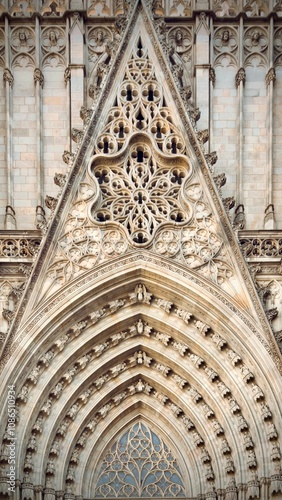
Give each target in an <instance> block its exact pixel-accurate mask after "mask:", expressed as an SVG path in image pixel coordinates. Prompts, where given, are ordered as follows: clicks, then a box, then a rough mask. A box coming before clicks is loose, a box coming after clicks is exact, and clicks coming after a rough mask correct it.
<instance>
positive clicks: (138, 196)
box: [15, 2, 268, 331]
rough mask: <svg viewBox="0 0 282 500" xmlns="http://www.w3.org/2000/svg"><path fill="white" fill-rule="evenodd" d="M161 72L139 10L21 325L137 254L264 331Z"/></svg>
mask: <svg viewBox="0 0 282 500" xmlns="http://www.w3.org/2000/svg"><path fill="white" fill-rule="evenodd" d="M121 55H123V57H121ZM167 63H168V62H167V61H166V56H165V55H164V54H163V53H162V49H161V45H160V43H159V41H158V38H157V35H156V32H155V30H154V27H153V25H152V22H151V20H150V19H149V18H148V17H147V14H146V12H145V9H144V8H143V6H142V3H141V2H140V5H139V7H138V8H137V7H136V9H135V11H134V12H133V14H132V19H131V21H130V22H129V26H128V29H127V32H126V33H125V41H124V42H123V43H122V44H121V46H120V52H119V53H118V54H117V57H116V60H115V62H114V64H113V66H112V68H111V71H110V73H109V76H108V79H107V81H106V82H105V83H104V89H103V91H102V93H101V96H100V99H99V100H98V102H97V107H96V109H95V112H94V114H93V117H92V118H91V120H90V123H89V125H88V127H86V129H85V132H84V138H83V139H82V141H81V146H80V149H79V150H78V152H77V156H76V158H75V160H74V164H73V168H72V170H71V172H70V176H69V179H67V184H66V186H65V187H64V189H63V193H62V199H61V200H60V201H59V203H58V206H57V208H56V210H55V213H54V218H53V220H52V221H51V223H50V227H49V228H48V231H47V234H46V239H45V242H44V243H43V247H42V249H41V252H40V254H39V257H38V261H37V263H36V265H35V269H34V272H33V276H32V277H31V280H30V284H32V283H34V282H35V281H36V290H35V289H34V291H33V294H32V296H31V299H30V301H29V302H28V301H27V299H28V296H29V295H30V294H31V291H32V287H29V289H28V290H27V292H26V295H25V297H24V300H23V302H22V306H23V305H25V304H26V305H27V307H26V310H25V314H24V316H25V318H27V317H28V315H29V314H30V312H31V310H32V309H34V307H35V304H39V303H40V302H41V303H42V301H45V300H46V299H48V298H49V297H50V296H51V295H53V294H54V293H55V292H57V291H58V290H61V287H62V286H64V285H67V284H68V283H70V282H71V281H72V280H73V279H75V278H77V276H78V275H80V274H82V273H85V272H88V271H89V270H92V269H95V267H96V266H97V265H101V264H103V262H106V261H108V260H112V259H114V258H116V259H118V258H119V257H120V256H122V255H124V254H126V253H128V252H130V253H132V252H140V251H145V252H150V253H154V254H158V255H159V256H161V257H162V258H166V259H169V260H173V261H174V262H176V263H179V265H180V266H184V267H185V268H186V269H187V268H188V269H189V270H191V271H193V272H196V273H199V274H200V275H201V276H202V277H204V278H206V279H207V280H209V281H210V282H212V283H213V284H215V285H218V286H220V287H221V288H222V290H223V291H224V292H227V293H229V295H230V296H231V297H233V298H234V299H235V300H236V301H237V304H238V305H239V306H240V307H243V309H245V311H247V312H249V313H251V314H252V315H253V316H254V317H255V318H257V319H259V321H261V322H262V323H263V325H264V328H265V329H266V331H268V326H267V323H266V322H265V316H264V313H263V311H262V308H261V306H260V304H259V302H258V300H257V295H256V292H255V289H254V286H253V283H252V282H251V280H250V278H249V275H248V272H247V270H246V266H245V263H244V261H243V258H242V256H241V253H240V250H239V247H238V244H237V241H236V238H235V235H234V233H233V231H232V228H231V226H230V223H229V220H228V217H227V215H226V213H225V211H224V208H223V204H222V201H221V199H220V196H219V194H218V193H217V192H216V189H215V184H214V182H213V180H212V177H211V174H210V171H209V167H208V165H207V163H206V160H205V152H204V147H203V144H202V142H204V141H203V140H202V139H203V138H202V137H201V134H200V133H197V131H196V129H195V127H194V125H195V124H194V125H193V116H194V113H193V110H192V111H191V112H189V110H188V109H185V107H184V105H183V102H182V101H181V99H180V97H179V93H178V90H177V83H176V82H174V81H173V78H172V74H171V73H170V72H169V70H168V67H167ZM182 90H184V91H186V90H187V89H186V90H185V89H182ZM189 114H190V121H189V118H188V115H189ZM197 135H198V140H197ZM202 135H203V136H204V134H202ZM29 304H30V308H29ZM22 314H23V309H22V310H21V311H19V314H18V318H17V324H19V321H20V317H21V315H22ZM15 326H16V324H15Z"/></svg>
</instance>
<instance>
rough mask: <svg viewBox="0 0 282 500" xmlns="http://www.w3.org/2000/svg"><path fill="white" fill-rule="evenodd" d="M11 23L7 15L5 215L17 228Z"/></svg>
mask: <svg viewBox="0 0 282 500" xmlns="http://www.w3.org/2000/svg"><path fill="white" fill-rule="evenodd" d="M9 35H10V25H9V20H8V17H7V16H6V17H5V64H6V68H5V69H4V72H3V79H4V85H5V92H6V103H5V105H6V169H7V186H6V191H7V207H6V216H5V229H16V217H15V212H14V209H13V206H14V179H13V146H12V144H13V138H12V121H13V117H12V88H13V84H14V77H13V75H12V72H11V70H10V67H9V66H10V50H9V49H10V37H9Z"/></svg>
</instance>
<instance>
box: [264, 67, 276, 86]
mask: <svg viewBox="0 0 282 500" xmlns="http://www.w3.org/2000/svg"><path fill="white" fill-rule="evenodd" d="M275 80H276V71H275V68H270V69H269V70H268V72H267V73H266V76H265V83H266V86H267V87H268V85H270V82H273V83H275Z"/></svg>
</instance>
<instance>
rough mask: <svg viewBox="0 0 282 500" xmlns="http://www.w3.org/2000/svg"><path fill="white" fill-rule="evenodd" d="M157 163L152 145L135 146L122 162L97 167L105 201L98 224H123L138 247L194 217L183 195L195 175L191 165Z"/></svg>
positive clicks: (95, 215)
mask: <svg viewBox="0 0 282 500" xmlns="http://www.w3.org/2000/svg"><path fill="white" fill-rule="evenodd" d="M181 163H182V165H181V164H177V166H176V165H175V164H171V160H170V161H169V162H167V161H166V160H165V159H163V161H162V162H158V161H156V159H155V158H154V156H153V154H152V152H151V150H150V148H149V145H145V144H140V143H137V144H133V145H132V146H131V148H130V150H129V153H128V155H126V157H125V159H124V161H123V162H122V163H117V165H107V164H106V161H105V164H103V165H96V166H95V163H94V166H93V175H94V176H95V177H96V179H97V181H98V183H99V186H100V190H101V193H102V201H101V202H100V203H99V205H98V207H96V208H95V209H94V211H93V219H94V220H95V222H98V223H99V222H100V223H101V222H114V223H119V224H122V225H123V226H124V227H125V228H126V229H127V232H128V235H129V237H130V239H131V240H132V242H133V243H135V244H143V245H144V244H148V243H150V242H151V241H152V238H153V236H154V234H155V231H156V229H157V228H158V227H159V226H160V225H162V226H168V225H171V224H174V225H177V226H179V225H184V224H185V223H187V222H188V221H189V219H190V218H191V215H192V209H191V207H190V205H189V204H188V201H187V202H186V204H185V205H186V206H185V211H184V208H183V207H182V203H181V201H180V193H181V190H182V188H183V185H184V183H185V181H186V179H188V178H189V176H190V175H191V169H190V168H189V164H188V162H187V167H186V168H185V166H184V164H183V161H182V162H181Z"/></svg>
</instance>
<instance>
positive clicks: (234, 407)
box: [228, 396, 241, 415]
mask: <svg viewBox="0 0 282 500" xmlns="http://www.w3.org/2000/svg"><path fill="white" fill-rule="evenodd" d="M228 404H229V407H230V411H231V413H233V414H234V415H235V414H236V413H239V412H240V411H241V408H240V406H239V405H238V403H237V401H236V399H234V398H233V397H232V396H231V397H229V398H228Z"/></svg>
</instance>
